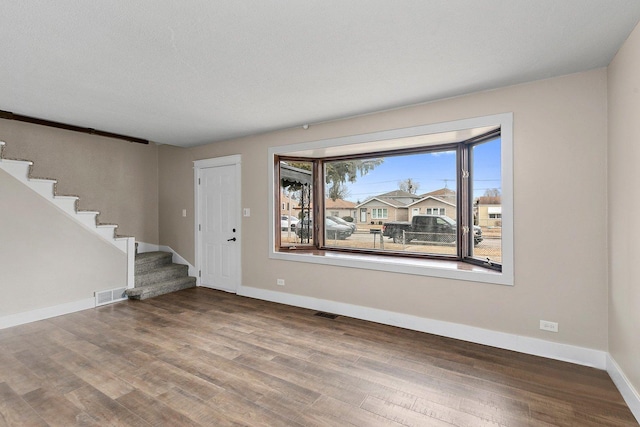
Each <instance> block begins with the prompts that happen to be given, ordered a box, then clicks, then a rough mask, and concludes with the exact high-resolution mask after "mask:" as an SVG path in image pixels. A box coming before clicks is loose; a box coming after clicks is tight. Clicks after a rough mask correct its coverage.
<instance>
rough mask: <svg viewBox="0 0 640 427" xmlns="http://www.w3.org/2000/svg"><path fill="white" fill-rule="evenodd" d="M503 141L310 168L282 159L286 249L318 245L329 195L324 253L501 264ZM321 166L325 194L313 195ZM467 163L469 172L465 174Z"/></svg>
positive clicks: (318, 164)
mask: <svg viewBox="0 0 640 427" xmlns="http://www.w3.org/2000/svg"><path fill="white" fill-rule="evenodd" d="M500 143H501V142H500V136H499V131H498V133H497V135H494V136H492V137H490V138H485V139H481V140H479V141H477V142H475V141H472V142H467V141H465V144H464V145H462V144H460V143H457V144H443V145H442V146H437V147H435V148H433V147H425V148H424V150H416V149H413V150H407V151H408V152H399V153H397V152H393V151H390V152H389V153H388V154H385V153H376V154H375V155H373V156H371V157H365V156H362V155H359V156H354V158H352V159H344V158H340V159H337V160H332V159H314V160H310V161H308V162H307V161H302V162H301V161H297V160H296V159H287V158H285V157H282V158H280V159H279V164H280V171H279V172H280V175H279V176H280V203H279V205H280V206H282V207H283V209H282V212H281V218H282V221H281V236H280V242H279V243H280V246H281V247H292V246H295V247H296V248H297V247H298V246H302V245H313V244H314V238H313V237H314V236H313V234H314V232H315V230H317V229H318V228H319V227H315V228H314V218H313V212H314V205H315V203H317V202H316V200H315V199H314V197H315V198H316V199H318V195H319V194H322V195H323V196H324V197H323V198H322V199H319V200H321V201H322V204H321V205H320V206H319V209H322V212H323V217H324V218H323V223H324V235H323V239H322V240H321V242H322V244H321V246H322V247H323V248H326V249H332V248H333V249H336V250H356V251H365V252H368V251H371V252H374V253H379V252H385V253H396V254H414V255H415V256H436V257H438V256H445V257H446V256H451V257H458V258H464V257H465V256H466V257H471V258H474V259H477V260H482V261H485V262H486V264H487V265H499V264H500V263H501V261H502V259H501V258H502V257H501V237H502V231H501V227H502V222H501V213H502V211H501V180H502V177H501V159H500V154H501V153H500ZM464 150H466V151H464ZM462 157H464V158H465V159H467V160H463V159H462ZM464 161H466V162H467V163H466V164H465V163H464ZM314 165H315V170H316V173H322V175H321V177H322V182H323V183H324V187H325V188H324V189H322V190H323V191H318V189H316V190H315V191H314V190H313V184H314V182H320V180H319V179H314V176H313V172H312V171H313V170H314ZM460 165H463V169H465V165H466V169H467V170H460ZM314 195H315V196H314ZM465 206H466V209H465V208H464V207H465ZM460 216H462V217H465V219H464V220H463V221H462V218H459V217H460ZM465 224H467V225H465ZM465 239H466V240H465ZM463 242H467V243H463ZM315 243H316V245H317V244H318V240H317V239H316V240H315ZM463 251H466V253H463Z"/></svg>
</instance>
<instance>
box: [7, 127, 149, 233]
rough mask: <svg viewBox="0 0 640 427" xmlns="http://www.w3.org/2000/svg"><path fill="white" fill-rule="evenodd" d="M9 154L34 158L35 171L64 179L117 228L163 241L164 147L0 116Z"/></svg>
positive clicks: (61, 188) (65, 188) (84, 205)
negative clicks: (160, 230)
mask: <svg viewBox="0 0 640 427" xmlns="http://www.w3.org/2000/svg"><path fill="white" fill-rule="evenodd" d="M0 140H3V141H5V142H6V143H7V145H6V147H5V157H7V158H18V159H26V160H31V161H33V162H34V168H33V175H34V176H37V177H44V178H53V179H57V180H58V185H57V191H58V194H69V195H76V196H80V205H79V206H80V209H83V210H95V211H99V212H100V216H99V217H98V220H99V221H100V222H102V223H109V224H118V229H117V233H118V234H120V235H127V236H133V237H135V238H136V240H137V241H142V242H147V243H158V147H157V146H156V145H155V144H149V145H143V144H137V143H131V142H127V141H122V140H117V139H112V138H104V137H100V136H94V135H87V134H82V133H77V132H70V131H66V130H61V129H54V128H50V127H45V126H38V125H33V124H28V123H21V122H16V121H10V120H0Z"/></svg>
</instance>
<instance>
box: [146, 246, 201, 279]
mask: <svg viewBox="0 0 640 427" xmlns="http://www.w3.org/2000/svg"><path fill="white" fill-rule="evenodd" d="M137 243H138V253H139V254H141V253H143V252H155V251H164V252H171V253H172V254H173V256H174V258H173V262H175V263H176V264H184V265H188V266H189V276H193V277H196V278H197V277H198V271H197V270H196V268H195V267H194V266H193V265H191V263H190V262H189V261H187V260H186V259H184V258H183V257H182V255H180V254H179V253H178V252H176V251H175V250H173V248H171V247H170V246H166V245H156V244H153V243H145V242H137Z"/></svg>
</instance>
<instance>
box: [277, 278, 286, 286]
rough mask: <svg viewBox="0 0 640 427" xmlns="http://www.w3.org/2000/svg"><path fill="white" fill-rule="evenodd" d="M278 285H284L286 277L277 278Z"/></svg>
mask: <svg viewBox="0 0 640 427" xmlns="http://www.w3.org/2000/svg"><path fill="white" fill-rule="evenodd" d="M276 285H278V286H284V279H277V280H276Z"/></svg>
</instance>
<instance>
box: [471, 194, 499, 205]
mask: <svg viewBox="0 0 640 427" xmlns="http://www.w3.org/2000/svg"><path fill="white" fill-rule="evenodd" d="M476 200H477V203H478V204H479V205H501V204H502V198H501V197H500V196H482V197H478V198H477V199H476Z"/></svg>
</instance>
